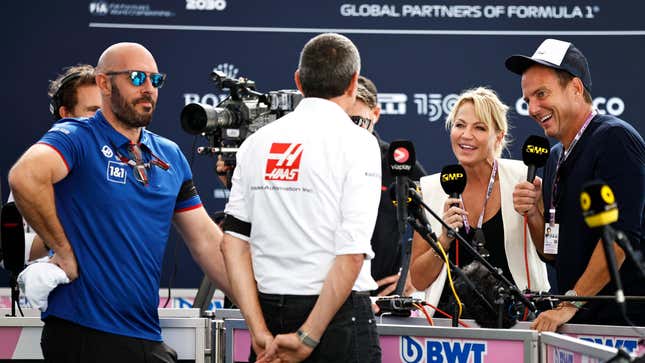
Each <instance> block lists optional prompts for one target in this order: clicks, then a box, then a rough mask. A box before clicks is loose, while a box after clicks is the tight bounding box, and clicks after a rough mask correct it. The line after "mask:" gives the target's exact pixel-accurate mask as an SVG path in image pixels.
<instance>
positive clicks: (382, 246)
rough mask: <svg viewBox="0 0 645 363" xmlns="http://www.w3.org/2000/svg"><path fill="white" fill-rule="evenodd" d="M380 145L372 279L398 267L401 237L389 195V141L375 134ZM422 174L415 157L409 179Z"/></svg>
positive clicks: (377, 278) (421, 167)
mask: <svg viewBox="0 0 645 363" xmlns="http://www.w3.org/2000/svg"><path fill="white" fill-rule="evenodd" d="M375 136H376V138H377V139H378V142H379V147H380V149H381V173H382V183H381V201H380V203H379V206H378V216H377V218H376V225H375V226H374V233H373V234H372V249H373V250H374V254H375V256H374V259H373V260H372V277H373V278H374V279H375V280H379V279H382V278H384V277H387V276H390V275H394V274H396V273H398V272H399V269H400V268H401V241H400V239H399V229H398V225H397V221H396V207H395V206H394V205H393V204H392V200H391V199H390V193H389V187H390V185H391V184H392V183H393V182H394V177H393V176H392V174H391V173H390V168H389V166H388V163H387V150H388V148H389V147H390V144H388V143H386V142H385V141H383V140H381V139H380V138H379V137H378V136H377V135H376V134H375ZM425 175H426V172H425V170H424V169H423V166H421V164H420V163H419V162H418V161H417V163H416V164H415V166H414V167H413V168H412V175H411V176H410V179H412V180H415V181H419V179H420V178H421V177H423V176H425Z"/></svg>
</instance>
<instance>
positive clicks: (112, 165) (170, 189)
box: [39, 111, 201, 341]
mask: <svg viewBox="0 0 645 363" xmlns="http://www.w3.org/2000/svg"><path fill="white" fill-rule="evenodd" d="M140 142H141V143H142V144H144V145H145V146H147V147H148V149H149V150H151V151H152V153H153V154H154V155H156V156H158V157H159V158H160V159H161V160H163V161H165V162H166V163H168V164H169V165H170V168H169V169H168V170H163V169H161V168H159V167H156V166H153V167H151V168H149V169H147V173H148V178H149V184H148V185H147V186H144V185H143V184H142V183H141V182H139V181H138V180H136V179H135V176H134V171H133V168H132V167H131V166H129V165H127V164H124V163H122V162H121V161H120V160H119V158H118V156H117V153H116V151H115V150H114V147H116V148H117V149H118V150H119V151H120V153H121V154H122V155H128V152H127V145H128V144H129V140H128V139H127V138H126V137H125V136H123V135H122V134H120V133H118V132H117V131H116V130H115V129H114V128H113V127H112V126H111V125H110V124H109V123H108V122H107V121H106V120H105V118H104V117H103V114H102V113H101V111H98V112H97V113H96V115H95V116H93V117H91V118H83V119H63V120H61V121H59V122H57V123H56V124H54V126H53V127H52V128H51V129H50V130H49V131H48V132H47V133H46V134H45V135H44V136H43V137H42V139H41V140H40V142H39V143H42V144H47V145H49V146H51V147H52V148H54V149H55V150H56V151H57V152H58V153H59V154H60V156H61V157H62V158H63V160H64V161H65V163H66V165H67V168H68V170H69V174H68V175H67V176H66V177H65V178H64V179H63V180H61V181H60V182H58V183H56V184H55V185H54V193H55V198H56V211H57V213H58V217H59V219H60V221H61V223H62V225H63V228H64V230H65V233H66V235H67V238H68V239H69V241H70V243H71V245H72V248H73V250H74V253H75V254H76V259H77V261H78V270H79V278H78V279H77V280H75V281H73V282H72V283H70V284H67V285H61V286H59V287H57V288H56V289H54V291H52V293H51V294H50V296H49V306H48V308H47V311H45V312H44V313H43V318H45V317H47V316H49V315H53V316H56V317H59V318H62V319H65V320H69V321H72V322H74V323H77V324H79V325H83V326H86V327H89V328H93V329H97V330H101V331H105V332H108V333H113V334H119V335H125V336H130V337H136V338H142V339H148V340H155V341H161V329H160V327H159V316H158V314H157V306H158V305H159V279H160V274H161V264H162V259H163V254H164V249H165V247H166V242H167V239H168V234H169V232H170V224H171V219H172V216H173V214H174V213H177V212H181V211H185V210H190V209H194V208H197V207H199V206H201V201H200V198H199V196H197V195H193V196H191V197H188V198H187V199H186V198H183V199H186V200H178V194H179V191H180V188H181V186H182V184H183V183H184V182H187V181H190V180H191V179H192V175H191V172H190V168H189V166H188V163H187V162H186V159H185V157H184V155H183V154H182V152H181V150H180V149H179V147H178V146H177V145H176V144H175V143H173V142H172V141H170V140H167V139H165V138H163V137H160V136H158V135H155V134H154V133H152V132H150V131H147V130H145V129H144V130H143V131H142V132H141V139H140ZM143 158H144V160H146V161H149V160H150V159H151V158H152V156H151V155H150V153H149V152H146V151H145V150H144V151H143Z"/></svg>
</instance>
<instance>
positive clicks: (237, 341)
mask: <svg viewBox="0 0 645 363" xmlns="http://www.w3.org/2000/svg"><path fill="white" fill-rule="evenodd" d="M233 337H234V338H233V347H234V351H233V360H234V361H236V362H246V361H247V359H248V357H249V347H250V346H251V340H250V336H249V332H248V330H243V329H235V330H234V333H233ZM380 340H381V350H382V352H383V362H403V363H412V362H419V363H420V362H455V363H457V362H458V363H497V362H499V363H502V362H503V363H506V362H510V361H513V362H522V361H523V360H524V342H523V341H508V340H506V341H504V340H479V339H439V338H432V337H408V336H394V335H383V336H381V338H380Z"/></svg>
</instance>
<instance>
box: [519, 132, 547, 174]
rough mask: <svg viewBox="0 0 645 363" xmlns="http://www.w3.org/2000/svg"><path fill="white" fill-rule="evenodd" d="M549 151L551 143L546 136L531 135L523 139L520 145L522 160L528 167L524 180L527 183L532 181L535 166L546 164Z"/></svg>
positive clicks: (539, 166)
mask: <svg viewBox="0 0 645 363" xmlns="http://www.w3.org/2000/svg"><path fill="white" fill-rule="evenodd" d="M550 151H551V145H550V144H549V140H548V139H547V138H546V137H542V136H537V135H531V136H529V137H528V138H527V139H526V141H524V146H522V161H524V164H526V166H528V167H529V170H528V173H527V174H526V180H527V181H528V182H529V183H533V180H534V179H535V171H536V170H537V168H541V167H543V166H544V165H546V161H547V160H548V159H549V152H550Z"/></svg>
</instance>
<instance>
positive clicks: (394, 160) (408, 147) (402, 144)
mask: <svg viewBox="0 0 645 363" xmlns="http://www.w3.org/2000/svg"><path fill="white" fill-rule="evenodd" d="M387 161H388V165H389V167H390V173H391V174H392V176H394V177H395V183H396V201H397V205H396V218H397V223H398V225H399V233H400V234H401V235H403V234H404V233H405V226H406V221H407V219H408V214H407V208H406V203H405V201H406V200H407V197H408V196H407V189H408V188H407V180H408V178H407V177H408V176H409V175H410V174H412V167H413V166H414V163H415V162H416V154H415V152H414V145H413V144H412V142H411V141H409V140H396V141H392V143H390V148H389V149H388V150H387Z"/></svg>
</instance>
